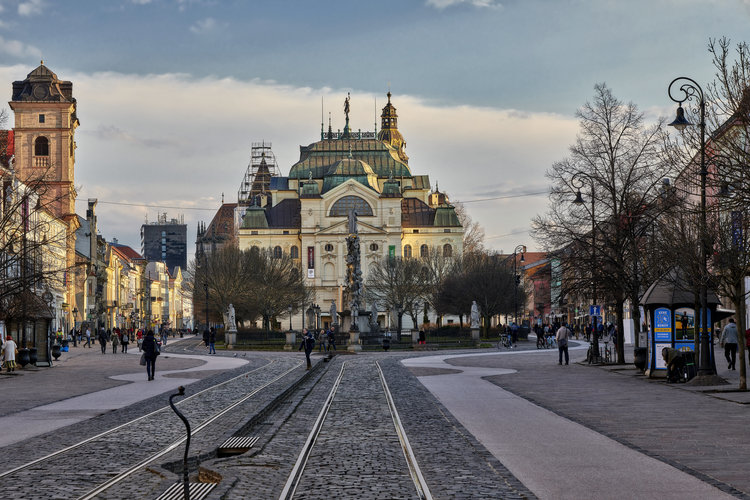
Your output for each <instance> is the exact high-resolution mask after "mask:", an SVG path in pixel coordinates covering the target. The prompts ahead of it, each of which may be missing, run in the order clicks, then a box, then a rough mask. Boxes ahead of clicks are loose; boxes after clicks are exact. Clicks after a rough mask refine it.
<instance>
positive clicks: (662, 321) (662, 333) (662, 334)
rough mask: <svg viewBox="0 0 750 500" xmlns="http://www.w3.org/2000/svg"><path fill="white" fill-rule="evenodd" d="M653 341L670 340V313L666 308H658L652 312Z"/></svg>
mask: <svg viewBox="0 0 750 500" xmlns="http://www.w3.org/2000/svg"><path fill="white" fill-rule="evenodd" d="M654 340H655V341H657V342H659V341H667V342H669V341H670V340H672V311H670V310H669V309H667V308H666V307H660V308H659V309H657V310H655V311H654Z"/></svg>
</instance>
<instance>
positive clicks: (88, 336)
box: [84, 325, 91, 349]
mask: <svg viewBox="0 0 750 500" xmlns="http://www.w3.org/2000/svg"><path fill="white" fill-rule="evenodd" d="M84 347H88V348H89V349H91V327H90V326H88V325H87V326H86V345H85V346H84Z"/></svg>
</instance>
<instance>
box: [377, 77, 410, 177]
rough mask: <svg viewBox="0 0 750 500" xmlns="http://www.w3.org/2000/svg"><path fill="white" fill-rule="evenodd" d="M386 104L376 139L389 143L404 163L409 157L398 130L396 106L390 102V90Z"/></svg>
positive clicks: (402, 137)
mask: <svg viewBox="0 0 750 500" xmlns="http://www.w3.org/2000/svg"><path fill="white" fill-rule="evenodd" d="M387 95H388V104H386V105H385V107H384V108H383V112H382V113H381V114H380V132H378V140H379V141H383V142H385V143H387V144H390V145H391V146H392V147H394V148H395V149H396V150H397V151H398V156H399V158H401V160H402V161H404V162H405V163H408V162H409V157H408V156H406V151H404V148H405V147H406V141H405V140H404V136H402V135H401V132H399V131H398V115H397V114H396V107H395V106H394V105H393V104H391V91H390V90H389V91H388V94H387Z"/></svg>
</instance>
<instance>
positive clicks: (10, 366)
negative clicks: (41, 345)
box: [3, 335, 18, 372]
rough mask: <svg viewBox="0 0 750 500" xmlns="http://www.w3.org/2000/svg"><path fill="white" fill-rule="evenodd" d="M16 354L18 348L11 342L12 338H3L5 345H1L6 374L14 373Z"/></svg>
mask: <svg viewBox="0 0 750 500" xmlns="http://www.w3.org/2000/svg"><path fill="white" fill-rule="evenodd" d="M17 352H18V346H17V345H16V343H15V342H14V341H13V337H11V336H10V335H8V336H7V337H6V338H5V343H4V344H3V357H4V361H3V366H5V369H6V370H8V372H14V371H16V353H17Z"/></svg>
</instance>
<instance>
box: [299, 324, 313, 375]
mask: <svg viewBox="0 0 750 500" xmlns="http://www.w3.org/2000/svg"><path fill="white" fill-rule="evenodd" d="M314 347H315V337H313V334H312V332H308V331H307V328H303V329H302V342H301V343H300V345H299V349H297V350H298V351H301V350H302V349H303V348H304V349H305V358H307V369H308V370H309V369H310V368H312V363H311V362H310V353H311V352H312V350H313V348H314Z"/></svg>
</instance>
